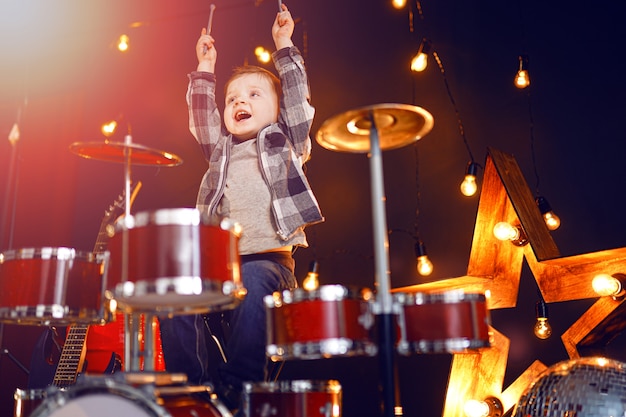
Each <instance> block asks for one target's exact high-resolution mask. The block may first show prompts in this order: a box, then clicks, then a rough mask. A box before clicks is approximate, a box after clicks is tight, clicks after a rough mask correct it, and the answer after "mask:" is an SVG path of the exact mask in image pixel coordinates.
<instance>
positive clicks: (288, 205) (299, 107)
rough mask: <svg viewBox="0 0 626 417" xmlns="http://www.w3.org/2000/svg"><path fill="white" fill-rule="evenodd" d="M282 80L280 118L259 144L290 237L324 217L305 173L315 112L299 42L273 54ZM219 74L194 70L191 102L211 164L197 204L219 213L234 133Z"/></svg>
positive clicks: (193, 124) (192, 121) (194, 126)
mask: <svg viewBox="0 0 626 417" xmlns="http://www.w3.org/2000/svg"><path fill="white" fill-rule="evenodd" d="M272 58H273V59H274V63H275V65H276V70H277V71H278V75H279V78H280V81H281V85H282V90H283V95H282V97H281V100H280V111H279V115H278V123H273V124H271V125H269V126H267V127H265V128H263V129H261V131H260V132H259V133H258V136H257V148H258V155H259V163H260V166H261V168H262V169H261V172H262V174H263V177H264V180H265V182H266V183H267V186H268V187H269V189H270V193H271V195H272V213H273V215H274V219H275V221H276V225H277V227H278V230H277V233H278V235H279V236H280V237H281V238H282V239H283V240H288V239H289V238H290V237H291V236H292V235H293V233H294V232H295V231H297V229H298V228H300V227H304V226H307V225H311V224H315V223H319V222H322V221H324V218H323V217H322V213H321V212H320V209H319V205H318V203H317V200H316V199H315V196H314V195H313V192H312V191H311V187H310V185H309V183H308V181H307V179H306V176H305V174H304V170H303V166H304V163H305V162H306V161H307V160H308V159H309V157H310V155H311V138H310V137H309V132H310V130H311V123H312V121H313V115H314V113H315V111H314V109H313V107H311V105H310V104H309V86H308V80H307V76H306V71H305V68H304V61H303V59H302V56H301V55H300V51H298V49H297V48H296V47H295V46H294V47H291V48H283V49H281V50H279V51H276V52H274V54H273V55H272ZM215 85H216V83H215V74H212V73H208V72H197V71H195V72H192V73H191V74H190V75H189V87H188V89H187V105H188V107H189V130H190V131H191V133H192V134H193V136H194V137H195V138H196V140H197V141H198V143H199V144H200V147H201V149H202V152H203V153H204V157H205V158H206V160H207V161H208V162H209V168H208V170H207V171H206V173H205V174H204V177H203V178H202V184H201V186H200V190H199V192H198V200H197V202H196V206H197V208H198V209H199V210H200V211H201V212H202V213H206V214H208V215H209V216H215V215H216V212H217V206H218V203H219V201H220V199H221V198H222V196H223V195H224V186H225V184H226V172H227V170H228V161H229V159H230V149H231V146H232V142H233V138H232V135H231V134H230V133H228V132H227V131H226V129H225V128H224V127H223V126H222V120H221V116H220V113H219V110H218V108H217V104H216V102H215Z"/></svg>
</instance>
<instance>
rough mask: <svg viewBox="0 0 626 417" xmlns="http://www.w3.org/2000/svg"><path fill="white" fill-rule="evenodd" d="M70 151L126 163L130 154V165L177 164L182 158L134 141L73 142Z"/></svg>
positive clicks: (89, 156) (93, 157)
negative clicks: (129, 142) (128, 142)
mask: <svg viewBox="0 0 626 417" xmlns="http://www.w3.org/2000/svg"><path fill="white" fill-rule="evenodd" d="M70 151H72V152H74V153H75V154H77V155H79V156H82V157H83V158H87V159H97V160H100V161H106V162H119V163H126V161H127V158H128V156H130V163H131V164H132V165H158V166H165V167H171V166H177V165H180V164H182V163H183V160H182V159H181V158H180V157H178V156H177V155H174V154H172V153H169V152H165V151H161V150H158V149H152V148H148V147H147V146H143V145H137V144H135V143H131V144H127V143H123V142H109V141H104V142H74V143H72V144H71V145H70Z"/></svg>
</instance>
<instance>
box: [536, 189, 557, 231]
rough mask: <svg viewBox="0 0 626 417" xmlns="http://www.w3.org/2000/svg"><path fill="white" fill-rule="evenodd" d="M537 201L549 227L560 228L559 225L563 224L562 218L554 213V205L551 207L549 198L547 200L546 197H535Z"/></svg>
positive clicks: (550, 228)
mask: <svg viewBox="0 0 626 417" xmlns="http://www.w3.org/2000/svg"><path fill="white" fill-rule="evenodd" d="M535 202H536V203H537V207H539V211H540V212H541V215H542V216H543V220H544V221H545V222H546V226H548V229H549V230H556V229H558V228H559V226H561V218H560V217H559V216H557V215H556V214H555V213H554V211H553V210H552V207H550V203H548V200H546V198H545V197H542V196H539V197H537V198H535Z"/></svg>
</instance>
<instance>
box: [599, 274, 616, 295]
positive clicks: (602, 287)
mask: <svg viewBox="0 0 626 417" xmlns="http://www.w3.org/2000/svg"><path fill="white" fill-rule="evenodd" d="M591 287H592V288H593V291H594V292H595V293H596V294H598V295H599V296H600V297H615V296H617V295H619V294H620V292H621V291H622V283H621V282H620V280H619V279H617V278H615V277H613V276H611V275H609V274H598V275H596V276H595V277H593V280H592V281H591Z"/></svg>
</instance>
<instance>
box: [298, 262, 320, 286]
mask: <svg viewBox="0 0 626 417" xmlns="http://www.w3.org/2000/svg"><path fill="white" fill-rule="evenodd" d="M318 265H319V264H318V263H317V261H313V262H311V265H310V267H309V273H308V274H307V275H306V277H305V278H304V280H303V281H302V288H304V289H305V290H307V291H314V290H316V289H318V288H319V286H320V283H319V279H318V277H319V274H318V272H317V270H318Z"/></svg>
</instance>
